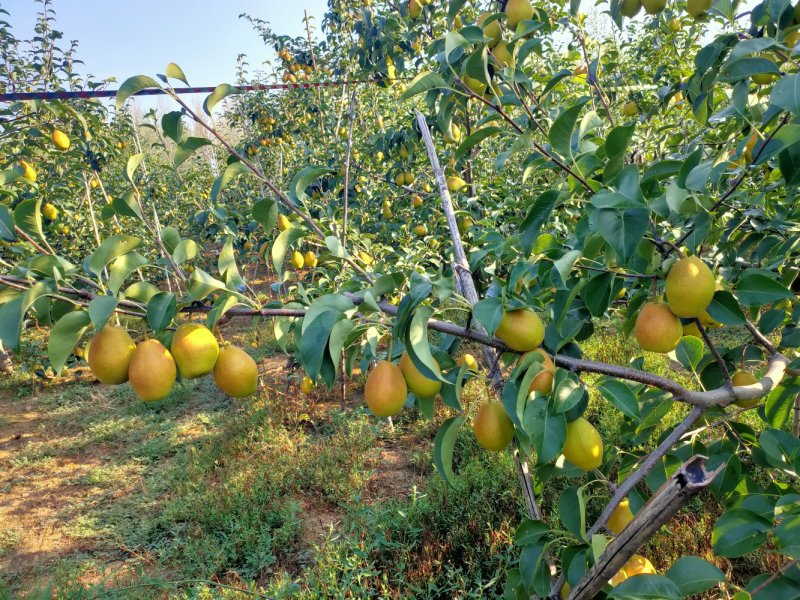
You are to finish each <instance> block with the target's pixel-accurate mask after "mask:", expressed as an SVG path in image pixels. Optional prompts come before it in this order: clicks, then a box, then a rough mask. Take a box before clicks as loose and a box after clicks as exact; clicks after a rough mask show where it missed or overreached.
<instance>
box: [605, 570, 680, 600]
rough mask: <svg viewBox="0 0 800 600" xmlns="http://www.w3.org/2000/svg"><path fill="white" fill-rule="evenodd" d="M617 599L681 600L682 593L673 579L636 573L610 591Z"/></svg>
mask: <svg viewBox="0 0 800 600" xmlns="http://www.w3.org/2000/svg"><path fill="white" fill-rule="evenodd" d="M607 597H608V598H615V599H616V600H679V599H680V598H681V593H680V590H679V589H678V587H677V586H676V585H675V584H674V583H672V580H671V579H669V578H667V577H664V576H663V575H636V576H635V577H631V578H630V579H626V580H625V581H623V582H622V583H620V584H619V585H618V586H617V587H615V588H612V589H611V590H610V591H609V592H608V596H607Z"/></svg>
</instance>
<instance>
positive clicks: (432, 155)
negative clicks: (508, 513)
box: [416, 111, 542, 519]
mask: <svg viewBox="0 0 800 600" xmlns="http://www.w3.org/2000/svg"><path fill="white" fill-rule="evenodd" d="M416 114H417V123H418V124H419V129H420V132H422V140H423V141H424V142H425V148H426V150H427V151H428V159H429V160H430V163H431V167H432V168H433V175H434V177H435V178H436V185H437V186H438V188H439V195H440V196H441V198H442V208H443V209H444V214H445V217H447V226H448V227H449V228H450V238H451V239H452V241H453V255H454V259H455V260H454V263H453V264H454V268H453V270H454V274H455V276H456V280H457V283H458V287H459V289H460V290H461V291H462V293H463V294H464V298H466V299H467V302H469V304H470V306H474V305H475V304H477V303H478V300H479V298H478V291H477V289H476V288H475V281H474V280H473V279H472V272H471V271H470V268H469V261H468V260H467V254H466V252H465V251H464V243H463V242H462V241H461V234H460V233H459V231H458V222H457V221H456V214H455V211H454V210H453V201H452V199H451V198H450V190H448V189H447V179H446V178H445V175H444V170H443V169H442V167H441V165H440V164H439V157H438V156H437V155H436V148H435V147H434V145H433V139H432V138H431V131H430V129H429V128H428V123H427V121H426V120H425V115H423V114H422V113H421V112H420V111H416ZM473 326H474V327H475V328H476V329H477V330H478V331H480V332H482V333H485V331H484V330H483V329H482V328H481V326H480V324H479V323H475V322H473ZM483 360H484V363H485V365H486V367H487V368H488V369H489V373H490V375H491V377H492V385H493V387H494V389H495V392H496V393H497V394H498V395H500V394H502V391H503V377H502V375H501V374H500V370H499V369H497V368H496V365H497V363H498V356H497V350H495V349H494V348H490V347H489V346H483ZM514 461H515V463H516V466H517V475H518V476H519V478H520V486H521V487H522V492H523V494H524V496H525V506H526V507H527V509H528V516H529V517H530V518H531V519H541V518H542V513H541V511H540V510H539V505H538V504H537V502H536V497H535V496H534V495H533V484H532V483H531V477H530V473H529V471H528V466H527V464H525V463H524V462H523V461H522V459H521V458H520V456H519V453H517V452H514Z"/></svg>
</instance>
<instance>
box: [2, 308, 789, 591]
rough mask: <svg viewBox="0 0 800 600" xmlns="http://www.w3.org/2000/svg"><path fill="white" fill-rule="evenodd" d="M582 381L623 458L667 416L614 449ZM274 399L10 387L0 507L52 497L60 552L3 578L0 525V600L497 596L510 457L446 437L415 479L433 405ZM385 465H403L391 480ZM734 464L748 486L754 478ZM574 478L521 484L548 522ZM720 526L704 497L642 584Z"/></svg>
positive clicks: (14, 532)
mask: <svg viewBox="0 0 800 600" xmlns="http://www.w3.org/2000/svg"><path fill="white" fill-rule="evenodd" d="M269 329H270V328H265V327H264V325H263V323H262V322H260V321H259V320H254V321H253V323H252V324H250V325H249V326H248V327H245V328H242V329H240V330H237V331H235V332H232V333H231V334H230V335H229V337H232V338H233V339H235V341H236V343H238V344H240V345H243V346H245V347H247V348H248V350H250V351H252V352H253V353H254V355H256V356H258V357H259V359H261V360H263V359H270V358H271V357H274V356H275V355H276V354H277V351H276V349H275V347H274V340H272V339H271V337H270V335H269V334H267V333H266V331H268V330H269ZM726 335H730V334H726ZM734 341H735V340H734ZM253 345H255V348H253V347H252V346H253ZM584 349H585V351H586V354H587V356H589V357H591V358H593V359H596V360H605V361H610V362H615V363H617V364H627V363H628V362H629V361H630V360H631V359H632V358H633V357H635V356H637V355H638V349H637V348H636V346H635V343H634V342H632V341H631V340H627V339H625V338H623V337H622V336H621V335H619V333H618V332H617V330H616V329H615V328H614V327H613V326H603V327H601V328H599V331H598V333H597V335H596V336H594V337H593V338H592V339H591V340H590V341H589V342H588V343H586V344H585V345H584ZM274 360H275V365H279V366H280V365H283V363H284V362H285V361H284V359H283V358H282V357H276V358H275V359H274ZM647 360H648V363H647V367H648V369H649V370H651V371H652V372H655V373H659V374H664V375H668V376H670V377H677V379H678V380H679V381H680V382H681V383H682V384H683V385H685V386H687V387H692V386H696V382H695V381H694V380H693V378H692V376H691V374H688V373H685V372H682V371H677V372H676V371H675V370H674V366H673V365H671V364H670V363H669V362H668V360H667V359H665V358H664V357H654V356H648V359H647ZM277 372H278V373H279V377H284V378H285V377H286V375H285V372H282V371H280V370H278V371H277ZM598 379H599V378H598V377H596V376H586V378H585V380H586V382H587V383H588V384H589V385H590V389H592V393H591V400H590V405H589V409H588V411H587V414H588V417H589V418H590V420H592V422H594V423H595V424H596V425H597V426H598V428H599V429H600V430H601V432H602V434H603V437H604V439H606V440H607V441H608V442H613V443H618V444H620V445H622V446H623V447H626V449H627V450H628V451H631V452H644V451H647V450H648V449H651V448H652V447H653V446H654V444H655V441H656V440H657V438H658V435H659V434H661V433H662V432H663V431H665V430H666V429H668V428H669V427H671V426H672V425H673V424H674V423H675V422H677V421H678V420H679V419H680V416H681V415H682V414H683V413H684V412H685V408H684V407H681V406H675V407H673V408H672V409H671V410H670V412H669V413H668V414H667V415H666V416H665V417H664V419H663V420H662V422H661V423H660V424H659V426H658V427H657V428H656V430H655V431H654V432H653V434H652V435H651V436H650V438H649V439H648V440H646V441H645V442H644V443H641V444H631V443H630V442H629V441H627V438H625V437H624V436H622V434H621V426H622V423H623V421H622V418H621V415H620V413H619V412H618V411H615V410H608V408H607V404H606V403H605V401H603V400H602V399H601V397H600V395H599V393H597V392H596V391H595V390H594V385H595V384H596V383H597V381H598ZM28 383H29V381H28ZM355 384H356V385H360V382H359V381H356V382H355ZM25 389H26V390H27V391H28V392H30V390H31V389H32V388H31V386H30V385H27V386H26V388H25ZM285 389H287V388H286V381H285V379H284V380H276V381H274V382H272V383H271V384H270V385H269V386H268V390H270V391H267V392H262V393H261V394H260V395H259V396H258V397H257V398H255V399H253V400H248V401H244V402H242V401H235V402H234V401H229V400H228V399H227V398H226V397H224V396H223V395H222V394H220V393H219V392H218V391H217V390H216V388H215V387H214V386H213V384H212V383H211V382H210V381H209V380H208V378H204V379H200V380H194V381H191V382H185V383H182V384H181V385H179V386H178V387H177V388H176V390H175V391H174V392H173V394H171V396H170V397H169V398H167V399H166V400H164V401H162V402H159V403H154V404H149V405H146V404H142V403H140V402H138V401H137V400H136V399H135V398H134V397H133V395H132V393H131V391H130V389H129V387H128V386H126V385H123V386H119V387H116V388H108V387H104V386H96V385H93V384H89V383H86V382H77V383H68V384H64V385H59V386H54V387H50V388H44V389H41V390H37V392H36V394H35V395H28V396H26V395H24V394H21V393H20V392H19V388H17V389H16V390H14V391H13V393H14V394H18V395H19V397H20V398H22V400H23V401H24V402H25V403H26V404H30V405H31V406H32V407H33V410H35V411H36V412H37V413H39V415H40V420H39V425H38V428H39V429H38V432H37V434H38V435H37V436H35V438H33V439H32V441H30V442H29V443H28V445H27V446H25V447H24V448H22V449H21V450H20V451H19V452H17V453H16V455H15V456H14V458H13V460H12V461H11V465H10V472H9V473H8V476H9V480H10V482H11V483H10V486H9V487H8V488H7V489H6V488H5V487H4V488H0V492H2V493H3V494H9V495H13V494H14V493H15V492H14V490H15V489H16V487H18V486H26V485H30V486H32V485H34V484H36V483H37V482H41V481H47V480H48V479H49V480H52V481H54V482H57V484H58V486H60V487H57V488H56V489H58V490H59V493H61V494H63V495H64V496H65V497H68V498H69V502H64V503H63V504H62V506H61V507H60V508H59V509H58V510H57V511H55V512H54V514H52V515H51V519H52V522H53V523H54V526H55V527H58V530H59V532H60V535H61V536H62V537H63V539H65V540H68V541H69V542H70V544H71V549H70V550H69V551H68V552H66V553H55V554H54V555H51V556H46V557H42V558H40V559H39V560H38V562H37V563H36V564H34V565H27V566H26V569H25V570H19V571H14V570H8V569H5V570H4V569H3V566H4V563H3V562H2V560H3V559H4V558H9V557H10V556H12V555H13V554H14V552H15V551H16V549H17V548H18V547H19V545H20V544H21V543H23V542H24V530H22V529H20V528H17V527H14V526H12V527H5V528H4V529H0V599H2V598H4V597H11V595H12V594H13V595H15V596H16V595H20V596H22V597H29V598H45V597H52V596H56V597H59V598H75V599H78V598H80V599H81V600H86V599H87V598H102V597H106V593H105V592H104V589H105V586H107V585H114V586H116V587H118V588H119V591H118V592H117V593H115V594H114V596H113V597H114V598H125V599H139V598H153V597H165V598H166V597H169V598H244V597H250V596H248V595H247V594H239V593H236V592H234V591H231V590H229V589H227V588H226V587H224V586H235V587H240V588H243V589H248V590H250V591H252V592H256V591H259V593H263V594H264V595H266V596H267V597H269V598H282V597H292V598H309V599H315V598H330V597H342V598H344V597H359V598H361V597H420V598H442V597H459V598H486V597H499V596H501V595H502V589H503V584H504V580H505V572H506V570H507V569H508V568H512V567H515V566H516V561H517V553H516V550H515V548H514V547H513V544H512V537H513V532H514V530H515V529H516V527H517V525H518V524H519V522H520V520H521V519H522V518H523V516H524V507H523V505H522V499H521V495H520V493H519V490H518V483H517V479H516V474H515V469H514V464H513V460H512V457H511V455H510V454H508V453H499V454H494V453H487V452H485V451H483V450H482V449H480V448H479V447H478V446H477V444H476V442H475V441H474V438H473V436H472V433H471V431H470V430H469V428H466V427H465V428H463V429H462V430H461V431H460V432H459V434H458V437H457V441H456V450H455V470H456V473H457V475H456V479H455V481H454V487H450V486H449V485H448V484H446V483H445V482H444V481H443V480H442V479H441V478H440V477H439V476H438V474H436V473H435V472H434V471H433V469H432V466H431V465H432V446H433V437H434V435H435V433H436V430H437V428H438V424H439V423H440V422H441V421H442V420H443V419H445V418H447V417H448V416H450V415H451V414H452V412H451V411H449V409H446V408H444V407H440V408H439V409H438V410H437V414H436V417H435V419H434V422H429V421H427V420H426V419H424V418H422V417H420V416H419V415H418V414H416V413H414V412H412V411H405V412H404V413H403V414H402V415H401V416H400V417H398V418H397V419H395V429H394V430H389V429H387V428H386V427H385V423H384V422H383V421H382V420H379V419H376V418H373V417H371V416H369V415H367V414H366V413H365V412H364V411H363V410H362V409H352V408H350V409H348V410H347V411H345V412H341V411H339V410H338V409H330V408H326V409H325V410H324V411H322V412H321V409H320V406H322V404H324V403H326V402H327V404H328V405H333V404H335V396H330V395H328V394H327V393H325V392H322V391H320V392H319V394H318V395H317V396H312V397H297V396H296V395H295V394H294V392H292V391H291V390H292V389H293V388H289V390H290V393H289V394H288V395H284V392H282V390H285ZM11 392H12V389H11V388H7V392H6V393H11ZM484 395H485V388H484V387H483V386H482V385H480V383H479V382H477V381H473V382H470V383H469V384H468V385H467V386H466V387H465V389H464V394H463V398H462V400H463V403H464V405H465V406H467V407H468V410H469V411H474V408H475V406H476V404H477V403H478V402H479V401H480V400H481V399H482V398H483V397H484ZM753 424H754V425H757V424H758V419H757V417H753ZM385 452H393V453H394V455H399V456H401V458H402V462H401V463H400V464H398V465H395V464H394V463H392V462H391V461H389V460H388V459H387V458H386V455H382V454H381V453H385ZM394 455H393V456H394ZM382 456H383V458H382ZM65 461H66V463H65ZM73 463H74V465H76V466H75V467H74V468H73V469H72V470H68V471H65V464H70V465H72V464H73ZM395 468H396V469H398V470H399V471H398V472H397V473H393V472H392V470H393V469H395ZM747 468H749V469H750V472H751V475H752V476H753V477H754V478H755V479H758V478H759V477H760V476H762V475H763V473H760V472H759V470H758V469H757V468H755V467H753V466H752V465H747ZM573 483H574V480H569V479H567V478H556V479H553V480H550V481H548V482H547V483H546V484H544V485H540V491H541V494H540V496H541V504H542V508H543V510H544V511H545V514H547V515H549V518H550V522H551V525H553V526H555V527H560V524H559V523H558V521H557V517H556V516H555V515H556V513H557V511H556V509H555V507H556V504H557V501H558V496H559V494H560V492H561V491H562V490H563V489H565V488H566V487H568V486H569V485H572V484H573ZM587 493H588V495H589V499H588V504H587V511H588V518H589V519H590V520H591V519H593V518H594V517H596V516H597V515H598V514H599V512H600V511H601V510H602V508H603V506H604V505H605V502H606V501H607V499H608V491H607V490H606V489H605V487H604V486H603V485H601V484H599V483H597V484H593V485H592V486H590V487H589V488H588V489H587ZM719 511H720V505H719V503H718V502H717V501H716V500H715V499H714V497H713V496H712V495H711V494H703V495H702V496H700V497H698V498H696V499H695V504H693V505H692V506H691V507H690V510H688V511H685V512H684V513H682V514H681V515H680V517H679V520H678V521H676V522H673V525H672V526H671V527H670V528H669V529H667V530H662V531H661V532H660V533H659V534H658V535H657V536H656V537H654V538H653V540H651V541H650V543H649V544H648V545H647V546H646V547H645V548H644V550H643V553H645V554H647V555H648V556H649V557H651V559H652V560H653V562H654V563H655V564H656V566H657V567H658V568H660V569H665V568H667V567H668V566H669V565H670V564H671V563H672V562H673V561H674V560H675V559H677V558H678V557H680V556H682V555H684V554H687V553H691V554H695V555H698V556H703V557H706V558H709V559H710V558H712V557H711V554H710V553H709V548H710V535H711V529H712V528H713V522H714V519H715V517H716V515H717V514H718V513H719ZM678 524H680V526H678ZM770 560H771V559H770V558H769V557H768V556H766V555H765V554H757V555H754V556H752V557H748V558H747V559H740V560H738V561H736V562H735V563H731V562H728V561H720V560H717V563H718V564H719V565H720V566H721V567H722V568H723V569H724V570H726V571H727V572H728V573H730V574H731V575H733V576H734V577H735V578H742V577H746V576H748V575H749V574H754V573H757V572H764V571H767V570H769V569H770V568H773V567H774V564H773V563H772V562H770Z"/></svg>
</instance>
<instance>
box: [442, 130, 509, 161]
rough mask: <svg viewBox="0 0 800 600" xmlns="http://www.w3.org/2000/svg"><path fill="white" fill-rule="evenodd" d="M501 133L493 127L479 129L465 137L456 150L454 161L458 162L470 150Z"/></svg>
mask: <svg viewBox="0 0 800 600" xmlns="http://www.w3.org/2000/svg"><path fill="white" fill-rule="evenodd" d="M501 131H503V130H502V129H500V128H499V127H495V126H489V127H481V128H480V129H478V130H477V131H474V132H473V133H472V134H471V135H470V136H469V137H467V139H465V140H464V141H463V142H461V145H460V146H459V147H458V150H456V153H455V156H454V159H455V161H456V162H459V161H460V160H461V159H462V158H464V157H465V156H466V155H467V153H468V152H469V151H470V150H472V149H473V148H474V147H475V146H477V145H478V144H480V143H481V142H482V141H483V140H485V139H487V138H490V137H492V136H493V135H497V134H498V133H500V132H501Z"/></svg>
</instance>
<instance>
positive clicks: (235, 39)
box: [0, 0, 327, 86]
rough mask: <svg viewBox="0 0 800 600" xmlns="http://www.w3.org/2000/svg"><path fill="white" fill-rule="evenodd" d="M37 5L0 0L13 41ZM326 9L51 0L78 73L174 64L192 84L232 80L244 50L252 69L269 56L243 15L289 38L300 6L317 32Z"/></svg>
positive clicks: (297, 30)
mask: <svg viewBox="0 0 800 600" xmlns="http://www.w3.org/2000/svg"><path fill="white" fill-rule="evenodd" d="M41 6H42V5H41V3H39V2H34V0H11V1H10V2H9V1H8V0H0V7H2V8H3V9H5V10H7V11H9V12H10V13H11V17H10V19H8V20H9V21H10V23H11V25H12V26H13V30H14V33H15V35H16V36H17V37H18V38H29V37H31V35H32V34H33V27H34V24H35V21H36V13H37V12H38V11H39V10H40V9H41ZM326 7H327V2H326V0H295V1H293V2H287V1H286V0H223V1H222V2H220V1H218V0H53V8H54V9H55V11H56V23H57V29H59V30H60V31H62V32H64V38H65V40H66V41H64V43H63V44H61V45H62V47H67V46H68V44H69V40H78V41H79V42H80V46H79V49H78V57H79V58H80V59H81V60H83V61H84V63H85V65H84V67H83V68H81V69H80V71H81V72H82V73H91V74H92V75H94V76H95V77H97V78H105V77H111V76H113V77H116V78H117V80H118V81H119V82H122V81H124V80H125V79H126V78H128V77H130V76H132V75H151V76H152V75H155V74H156V73H163V72H164V67H165V66H166V65H167V63H170V62H175V63H177V64H178V65H180V66H181V68H182V69H183V70H184V72H185V73H186V76H187V78H188V80H189V83H190V84H191V85H195V86H212V85H217V84H219V83H233V82H234V79H235V73H236V71H235V65H236V56H237V55H238V54H240V53H244V54H247V56H248V62H249V63H250V65H251V67H253V66H257V65H258V64H260V63H261V62H262V61H263V60H265V59H267V58H271V57H272V51H271V49H267V48H266V47H265V46H264V44H263V42H262V41H261V38H259V37H258V35H257V34H256V32H255V31H254V30H253V28H252V27H251V25H250V23H249V22H247V21H246V20H244V19H240V18H239V15H240V14H241V13H249V14H251V15H253V16H255V17H259V18H261V19H264V20H266V21H268V22H269V23H270V24H271V25H272V29H273V31H275V32H277V33H285V34H288V35H293V36H294V35H301V34H302V35H305V27H304V25H303V22H302V18H303V9H306V10H307V11H308V13H309V15H312V16H314V17H315V18H316V19H315V24H316V26H317V29H319V27H320V25H321V22H322V16H323V15H324V13H325V9H326Z"/></svg>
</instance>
